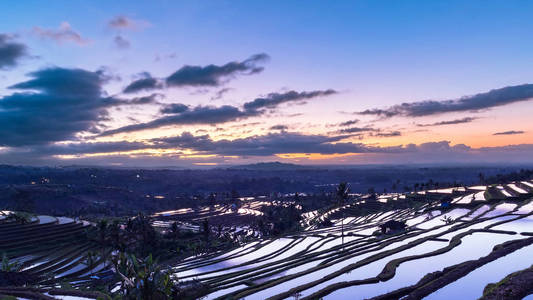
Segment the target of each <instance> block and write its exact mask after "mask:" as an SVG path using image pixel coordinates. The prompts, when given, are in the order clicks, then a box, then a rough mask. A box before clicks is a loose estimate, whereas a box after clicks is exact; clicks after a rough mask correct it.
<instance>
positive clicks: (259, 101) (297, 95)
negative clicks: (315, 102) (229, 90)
mask: <svg viewBox="0 0 533 300" xmlns="http://www.w3.org/2000/svg"><path fill="white" fill-rule="evenodd" d="M336 93H337V91H335V90H331V89H330V90H325V91H311V92H296V91H289V92H286V93H270V94H268V95H267V96H266V97H263V98H256V99H254V100H253V101H250V102H247V103H244V109H245V110H247V111H256V110H260V109H264V108H275V107H277V106H278V105H280V104H282V103H286V102H299V101H305V100H308V99H311V98H316V97H321V96H329V95H333V94H336Z"/></svg>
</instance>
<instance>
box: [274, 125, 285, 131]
mask: <svg viewBox="0 0 533 300" xmlns="http://www.w3.org/2000/svg"><path fill="white" fill-rule="evenodd" d="M288 129H289V126H287V125H274V126H272V127H270V130H279V131H287V130H288Z"/></svg>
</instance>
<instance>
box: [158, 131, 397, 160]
mask: <svg viewBox="0 0 533 300" xmlns="http://www.w3.org/2000/svg"><path fill="white" fill-rule="evenodd" d="M347 137H348V136H345V135H341V136H332V137H331V136H325V135H305V134H300V133H289V132H280V133H269V134H267V135H261V136H252V137H247V138H241V139H235V140H218V141H214V140H212V139H211V138H210V137H209V136H208V135H202V136H193V135H192V134H190V133H189V132H184V133H182V134H181V135H179V136H174V137H166V138H158V139H153V140H152V142H153V143H154V144H155V145H156V146H161V147H177V148H181V149H192V150H195V151H199V152H206V153H216V154H218V155H232V156H234V155H236V156H271V155H274V154H281V153H323V154H335V153H352V152H354V153H358V152H365V153H367V152H369V151H372V150H371V149H375V150H376V151H381V150H379V149H377V148H372V147H367V146H365V145H363V144H354V143H342V142H339V141H340V140H342V139H344V138H347ZM389 149H390V150H392V148H389Z"/></svg>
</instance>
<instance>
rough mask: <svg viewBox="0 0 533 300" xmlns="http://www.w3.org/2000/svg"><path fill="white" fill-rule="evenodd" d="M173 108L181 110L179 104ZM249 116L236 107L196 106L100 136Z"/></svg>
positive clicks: (227, 120)
mask: <svg viewBox="0 0 533 300" xmlns="http://www.w3.org/2000/svg"><path fill="white" fill-rule="evenodd" d="M174 107H176V108H178V110H179V108H180V107H181V108H183V106H180V104H176V105H175V106H174ZM185 107H186V106H185ZM171 110H172V108H170V109H168V107H166V108H163V111H166V112H168V113H170V112H171ZM249 116H250V114H248V113H246V112H243V111H241V110H239V109H238V108H237V107H234V106H230V105H224V106H220V107H213V106H196V107H194V108H192V109H187V110H185V111H183V112H181V113H177V114H171V115H166V116H163V117H161V118H158V119H155V120H153V121H150V122H146V123H140V124H133V125H128V126H124V127H120V128H117V129H113V130H108V131H106V132H103V133H102V134H101V136H108V135H113V134H117V133H123V132H132V131H138V130H145V129H153V128H159V127H162V126H169V125H191V124H218V123H225V122H230V121H236V120H239V119H241V118H246V117H249Z"/></svg>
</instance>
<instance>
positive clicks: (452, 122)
mask: <svg viewBox="0 0 533 300" xmlns="http://www.w3.org/2000/svg"><path fill="white" fill-rule="evenodd" d="M477 119H478V118H472V117H466V118H462V119H455V120H449V121H441V122H436V123H431V124H417V125H416V126H419V127H429V126H442V125H455V124H463V123H470V122H472V121H474V120H477Z"/></svg>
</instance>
